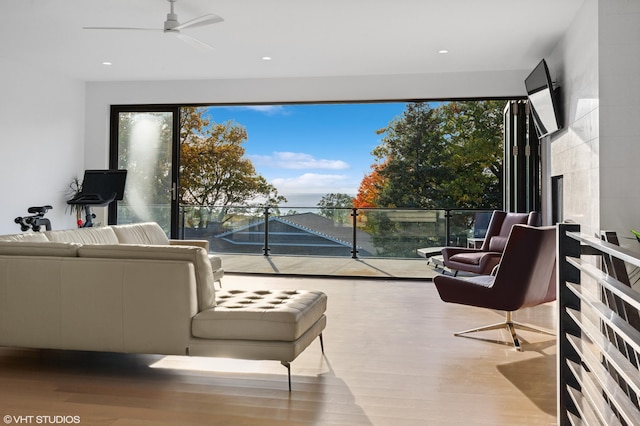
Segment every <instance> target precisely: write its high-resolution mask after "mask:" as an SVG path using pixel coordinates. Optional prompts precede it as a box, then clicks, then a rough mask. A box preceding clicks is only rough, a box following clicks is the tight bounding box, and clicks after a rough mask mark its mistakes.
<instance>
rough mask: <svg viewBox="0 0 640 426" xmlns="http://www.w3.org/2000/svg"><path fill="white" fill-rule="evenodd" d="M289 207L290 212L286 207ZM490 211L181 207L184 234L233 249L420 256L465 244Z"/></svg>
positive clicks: (223, 249) (233, 251) (218, 247)
mask: <svg viewBox="0 0 640 426" xmlns="http://www.w3.org/2000/svg"><path fill="white" fill-rule="evenodd" d="M285 209H286V211H285ZM490 215H491V210H473V209H468V210H462V209H379V208H367V209H360V208H317V207H316V208H310V207H288V206H287V207H286V208H281V207H273V206H269V207H238V206H232V207H229V206H226V207H220V206H181V209H180V229H179V236H180V237H181V238H184V239H193V238H199V239H207V240H209V242H210V246H211V250H212V251H214V252H218V253H229V254H263V255H265V256H268V255H306V256H350V257H352V258H359V257H387V258H415V257H418V254H417V252H416V249H418V248H426V247H442V246H447V245H455V246H465V245H467V243H468V242H469V241H471V240H470V239H471V238H474V237H475V238H481V237H482V236H484V232H485V231H486V226H487V223H488V220H489V217H490Z"/></svg>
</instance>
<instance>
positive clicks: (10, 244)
mask: <svg viewBox="0 0 640 426" xmlns="http://www.w3.org/2000/svg"><path fill="white" fill-rule="evenodd" d="M79 247H80V245H79V244H76V243H54V242H51V241H46V242H36V241H0V255H1V256H52V257H76V256H77V255H78V254H77V251H78V248H79Z"/></svg>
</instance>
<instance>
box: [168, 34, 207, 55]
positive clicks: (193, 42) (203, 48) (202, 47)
mask: <svg viewBox="0 0 640 426" xmlns="http://www.w3.org/2000/svg"><path fill="white" fill-rule="evenodd" d="M176 37H178V38H179V39H180V40H182V41H184V42H185V43H188V44H190V45H191V46H193V47H195V48H196V49H198V50H200V51H202V52H211V51H212V50H214V48H213V47H212V46H210V45H208V44H207V43H205V42H203V41H200V40H198V39H197V38H195V37H191V36H188V35H186V34H182V33H180V34H176Z"/></svg>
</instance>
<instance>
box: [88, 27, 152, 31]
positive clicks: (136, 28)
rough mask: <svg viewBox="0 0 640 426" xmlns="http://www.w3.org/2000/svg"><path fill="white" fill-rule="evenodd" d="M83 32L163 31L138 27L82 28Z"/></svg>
mask: <svg viewBox="0 0 640 426" xmlns="http://www.w3.org/2000/svg"><path fill="white" fill-rule="evenodd" d="M82 29H83V30H127V31H130V30H134V31H163V30H162V29H160V28H138V27H82Z"/></svg>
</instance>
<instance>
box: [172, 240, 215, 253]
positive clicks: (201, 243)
mask: <svg viewBox="0 0 640 426" xmlns="http://www.w3.org/2000/svg"><path fill="white" fill-rule="evenodd" d="M169 244H170V245H172V246H194V247H202V248H203V249H205V250H206V251H207V253H209V241H207V240H169Z"/></svg>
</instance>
